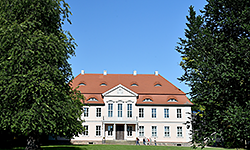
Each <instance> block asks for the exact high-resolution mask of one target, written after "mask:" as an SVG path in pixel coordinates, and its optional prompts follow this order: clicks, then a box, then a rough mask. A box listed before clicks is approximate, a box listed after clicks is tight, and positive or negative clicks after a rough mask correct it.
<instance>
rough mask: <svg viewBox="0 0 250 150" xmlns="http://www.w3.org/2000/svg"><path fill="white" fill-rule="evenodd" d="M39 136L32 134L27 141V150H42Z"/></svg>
mask: <svg viewBox="0 0 250 150" xmlns="http://www.w3.org/2000/svg"><path fill="white" fill-rule="evenodd" d="M38 137H39V136H38V135H36V134H30V135H29V137H28V139H27V145H26V148H25V150H36V149H40V148H41V147H40V143H39V138H38Z"/></svg>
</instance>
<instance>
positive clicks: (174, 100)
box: [168, 98, 177, 102]
mask: <svg viewBox="0 0 250 150" xmlns="http://www.w3.org/2000/svg"><path fill="white" fill-rule="evenodd" d="M168 102H177V100H176V99H173V98H172V99H169V100H168Z"/></svg>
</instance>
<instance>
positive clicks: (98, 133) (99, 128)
mask: <svg viewBox="0 0 250 150" xmlns="http://www.w3.org/2000/svg"><path fill="white" fill-rule="evenodd" d="M95 129H96V130H95V135H96V136H101V126H96V127H95Z"/></svg>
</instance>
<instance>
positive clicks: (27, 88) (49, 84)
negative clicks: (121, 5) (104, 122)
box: [0, 0, 84, 149]
mask: <svg viewBox="0 0 250 150" xmlns="http://www.w3.org/2000/svg"><path fill="white" fill-rule="evenodd" d="M69 14H71V12H70V11H69V5H68V4H67V3H65V1H64V0H46V1H45V0H1V1H0V70H1V71H0V85H1V86H0V95H1V96H0V110H1V113H0V130H8V131H11V132H12V133H16V134H22V135H23V134H25V135H27V136H28V137H29V138H28V142H27V147H26V148H27V149H34V148H38V147H39V144H37V143H36V142H37V139H39V135H41V134H47V135H54V136H63V137H68V138H70V137H72V136H74V135H78V134H79V133H81V132H83V130H84V129H83V126H82V122H83V120H82V119H81V114H82V112H83V110H82V106H83V104H82V102H81V100H82V99H83V96H81V94H80V93H79V92H78V91H76V90H73V89H72V88H71V86H70V83H71V82H70V81H71V80H72V77H73V76H72V70H71V67H70V64H69V63H68V61H67V59H69V58H70V57H71V56H74V55H75V51H74V50H75V46H76V43H75V42H74V39H73V37H72V36H71V34H70V33H69V32H67V31H63V29H62V24H63V22H64V20H65V19H67V20H68V16H69ZM68 21H69V20H68ZM69 22H70V21H69Z"/></svg>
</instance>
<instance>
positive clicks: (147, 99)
mask: <svg viewBox="0 0 250 150" xmlns="http://www.w3.org/2000/svg"><path fill="white" fill-rule="evenodd" d="M142 102H153V101H152V99H150V98H145V99H144V100H143V101H142Z"/></svg>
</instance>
